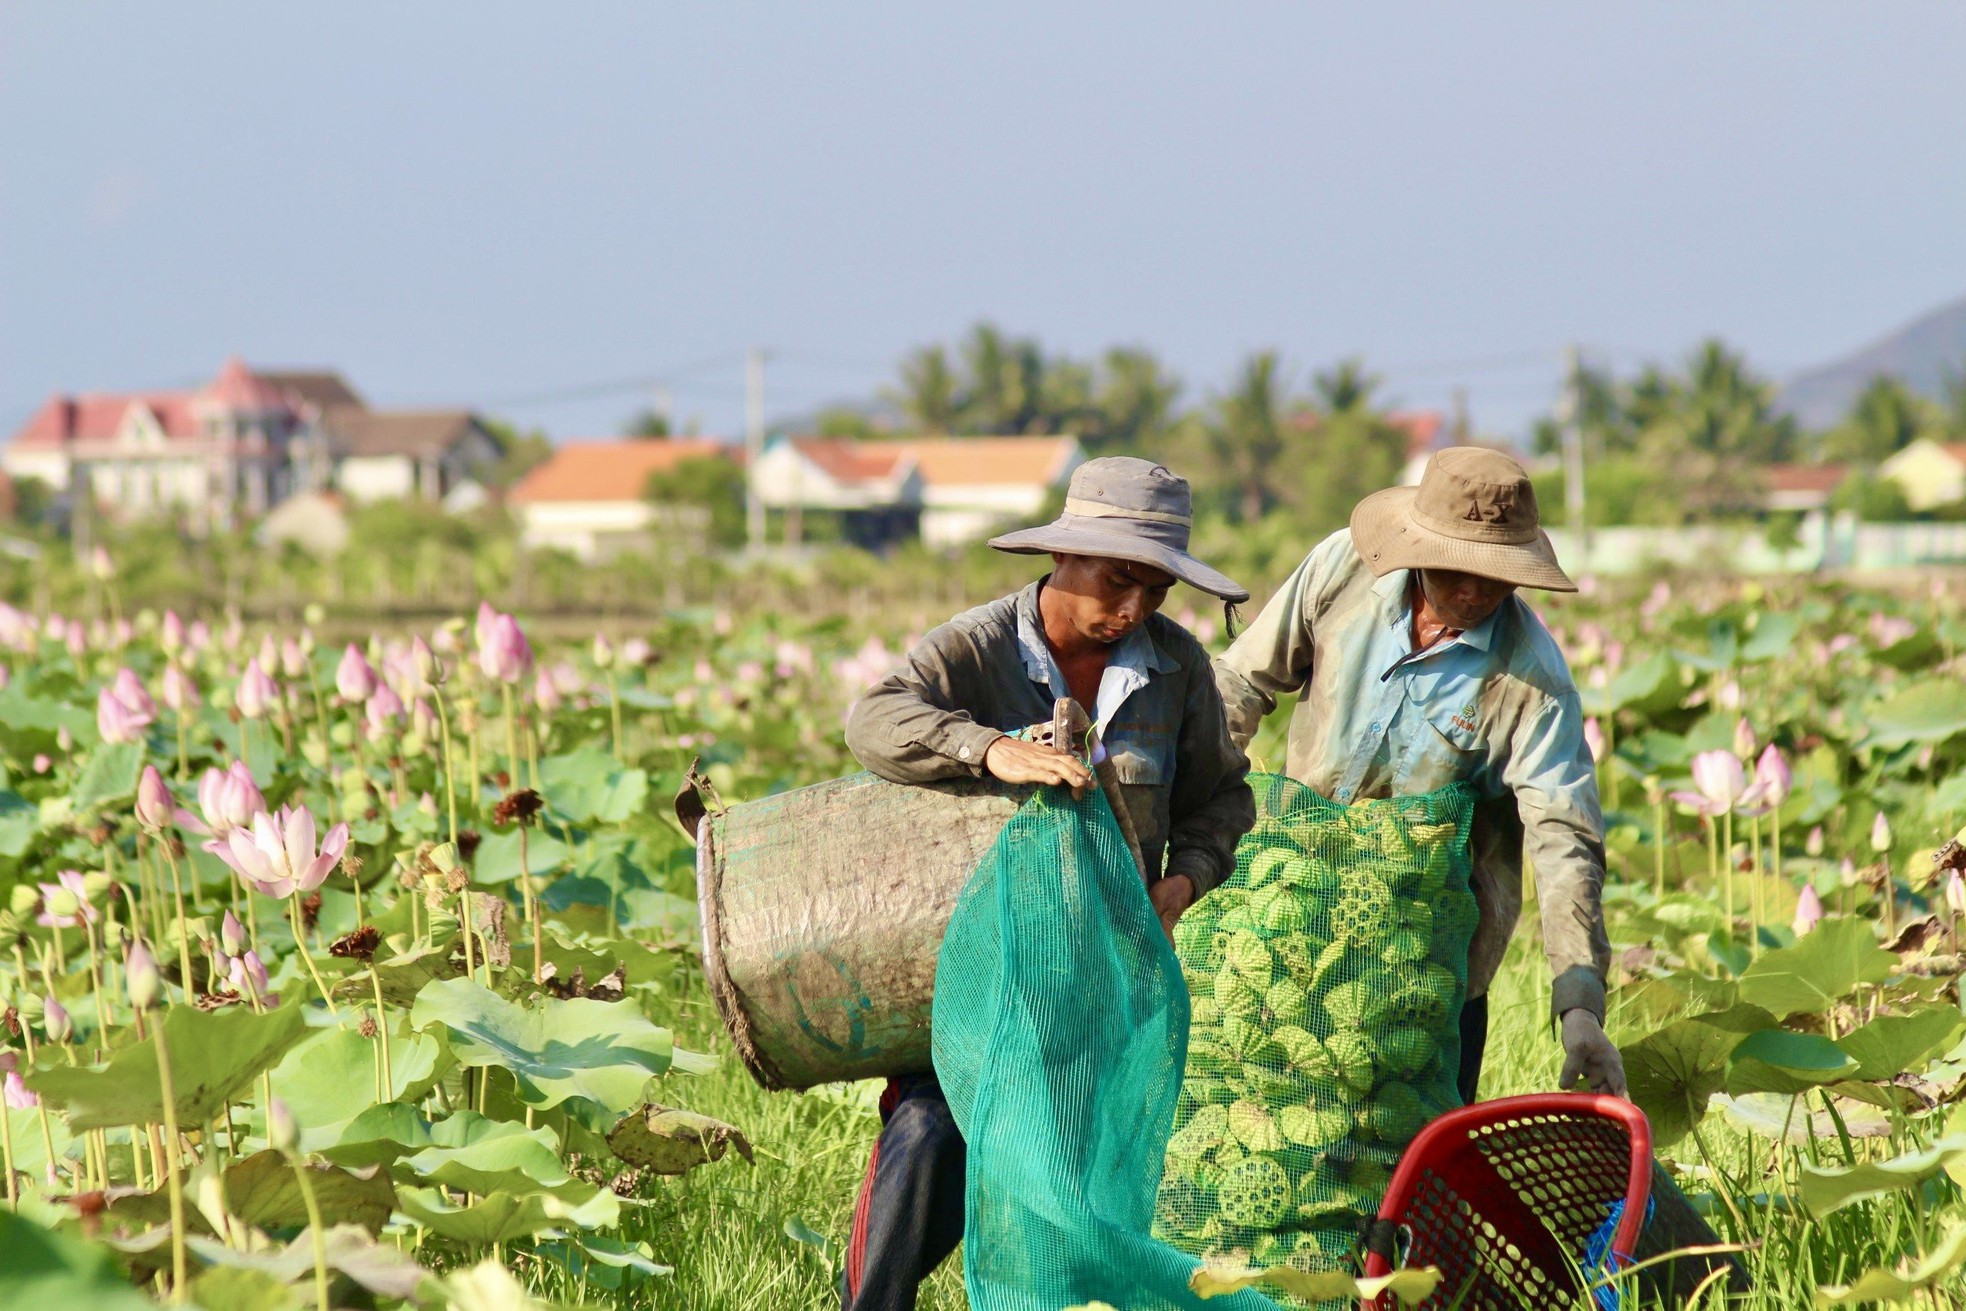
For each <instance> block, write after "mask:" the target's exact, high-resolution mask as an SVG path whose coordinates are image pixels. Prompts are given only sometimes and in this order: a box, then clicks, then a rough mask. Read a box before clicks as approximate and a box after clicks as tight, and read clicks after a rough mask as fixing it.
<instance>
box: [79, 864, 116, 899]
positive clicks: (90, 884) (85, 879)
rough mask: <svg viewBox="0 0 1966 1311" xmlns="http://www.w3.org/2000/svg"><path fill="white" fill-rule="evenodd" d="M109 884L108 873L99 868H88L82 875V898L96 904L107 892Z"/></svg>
mask: <svg viewBox="0 0 1966 1311" xmlns="http://www.w3.org/2000/svg"><path fill="white" fill-rule="evenodd" d="M109 886H110V878H109V875H107V874H105V873H103V872H102V871H101V870H99V869H92V870H90V871H89V872H88V873H87V874H84V875H83V876H82V900H84V901H86V902H88V903H89V904H90V905H91V906H94V905H96V904H97V903H99V902H100V901H101V900H102V899H103V897H104V896H105V895H106V894H107V893H108V892H109Z"/></svg>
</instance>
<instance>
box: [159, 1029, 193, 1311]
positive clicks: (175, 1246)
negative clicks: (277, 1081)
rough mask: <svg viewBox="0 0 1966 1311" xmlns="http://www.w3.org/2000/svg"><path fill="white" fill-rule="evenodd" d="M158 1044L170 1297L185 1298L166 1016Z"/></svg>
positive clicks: (181, 1203)
mask: <svg viewBox="0 0 1966 1311" xmlns="http://www.w3.org/2000/svg"><path fill="white" fill-rule="evenodd" d="M151 1041H152V1042H154V1043H156V1044H157V1081H158V1085H159V1088H160V1090H161V1091H162V1093H163V1097H164V1142H165V1147H166V1151H165V1152H164V1169H165V1170H166V1171H168V1172H169V1186H170V1193H171V1301H173V1302H183V1301H184V1300H185V1295H186V1294H187V1293H188V1292H189V1291H190V1290H189V1289H188V1288H187V1286H186V1279H185V1261H184V1176H183V1173H182V1171H181V1170H180V1169H179V1163H178V1150H179V1143H178V1132H177V1084H176V1082H175V1081H174V1080H173V1079H172V1078H171V1049H170V1047H169V1046H168V1045H167V1044H166V1043H165V1041H164V1017H163V1016H161V1015H160V1016H158V1017H157V1024H156V1027H155V1028H154V1029H153V1030H152V1032H151Z"/></svg>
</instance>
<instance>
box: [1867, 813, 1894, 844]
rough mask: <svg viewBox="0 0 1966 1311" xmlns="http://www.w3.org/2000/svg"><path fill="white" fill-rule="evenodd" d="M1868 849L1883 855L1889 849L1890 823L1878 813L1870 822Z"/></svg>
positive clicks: (1882, 814)
mask: <svg viewBox="0 0 1966 1311" xmlns="http://www.w3.org/2000/svg"><path fill="white" fill-rule="evenodd" d="M1870 849H1871V850H1872V851H1875V852H1877V853H1878V854H1879V855H1883V854H1884V853H1885V852H1887V851H1889V850H1890V849H1891V821H1890V820H1888V819H1886V818H1884V812H1883V811H1881V810H1880V811H1878V812H1877V818H1876V819H1873V820H1872V821H1871V822H1870Z"/></svg>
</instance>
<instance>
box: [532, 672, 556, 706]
mask: <svg viewBox="0 0 1966 1311" xmlns="http://www.w3.org/2000/svg"><path fill="white" fill-rule="evenodd" d="M532 699H533V701H534V702H535V703H536V704H537V705H538V706H539V708H540V711H541V712H542V713H544V714H547V715H551V714H553V713H554V712H556V711H558V710H559V708H560V705H561V702H562V701H563V700H564V698H563V697H561V695H560V689H559V688H557V687H555V686H554V685H553V676H552V675H551V674H549V673H547V672H546V670H545V669H544V668H542V669H540V671H539V674H538V676H537V677H535V678H534V679H533V683H532Z"/></svg>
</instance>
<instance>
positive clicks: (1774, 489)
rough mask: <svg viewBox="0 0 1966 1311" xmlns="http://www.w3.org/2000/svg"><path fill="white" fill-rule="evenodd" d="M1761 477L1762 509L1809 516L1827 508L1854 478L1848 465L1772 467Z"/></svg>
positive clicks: (1780, 465)
mask: <svg viewBox="0 0 1966 1311" xmlns="http://www.w3.org/2000/svg"><path fill="white" fill-rule="evenodd" d="M1757 472H1758V473H1759V475H1760V478H1761V488H1762V491H1761V508H1762V509H1763V510H1765V511H1767V512H1769V513H1772V514H1808V513H1810V512H1811V511H1815V510H1820V509H1822V508H1823V507H1825V506H1827V505H1828V504H1829V501H1830V497H1831V496H1833V495H1835V493H1836V489H1837V488H1838V487H1840V486H1842V485H1843V480H1844V479H1845V478H1848V477H1849V476H1850V466H1848V465H1846V464H1768V465H1763V466H1762V467H1761V468H1760V469H1759V470H1757Z"/></svg>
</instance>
